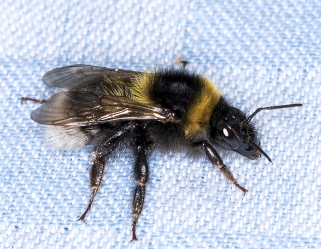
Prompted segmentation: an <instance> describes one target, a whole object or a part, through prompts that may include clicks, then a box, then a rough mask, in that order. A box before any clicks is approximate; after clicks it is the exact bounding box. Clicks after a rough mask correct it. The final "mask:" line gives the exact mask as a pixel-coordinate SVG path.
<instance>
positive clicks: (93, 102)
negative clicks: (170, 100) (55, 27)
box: [30, 91, 174, 126]
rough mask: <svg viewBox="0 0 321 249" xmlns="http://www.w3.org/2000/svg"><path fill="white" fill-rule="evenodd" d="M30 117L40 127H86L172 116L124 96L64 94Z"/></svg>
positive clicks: (156, 119)
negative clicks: (40, 125) (41, 125)
mask: <svg viewBox="0 0 321 249" xmlns="http://www.w3.org/2000/svg"><path fill="white" fill-rule="evenodd" d="M30 116H31V119H32V120H34V121H35V122H38V123H41V124H47V125H61V126H69V125H71V126H88V125H94V124H103V123H107V122H111V121H130V120H155V121H161V122H170V121H172V120H173V118H174V113H172V112H171V111H170V110H168V109H164V108H158V107H154V106H150V105H143V104H139V103H137V102H134V101H132V100H130V99H128V98H126V97H123V96H109V95H108V96H106V95H104V96H99V95H98V94H96V93H94V92H87V91H86V92H83V91H67V92H59V93H56V94H55V95H53V96H52V97H51V98H49V99H48V101H47V102H46V103H45V104H43V105H42V106H41V107H39V108H38V109H36V110H34V111H33V112H32V113H31V115H30Z"/></svg>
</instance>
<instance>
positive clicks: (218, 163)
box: [203, 141, 247, 194]
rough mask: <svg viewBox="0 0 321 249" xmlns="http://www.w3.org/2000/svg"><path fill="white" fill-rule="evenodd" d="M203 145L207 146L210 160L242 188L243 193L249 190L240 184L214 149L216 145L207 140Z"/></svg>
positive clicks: (206, 150) (206, 151)
mask: <svg viewBox="0 0 321 249" xmlns="http://www.w3.org/2000/svg"><path fill="white" fill-rule="evenodd" d="M203 146H204V148H205V153H206V155H207V157H208V158H209V159H210V161H211V162H212V163H213V164H215V165H216V167H217V168H219V169H220V171H221V172H222V173H223V175H224V176H225V177H226V178H227V179H228V180H229V181H231V182H232V183H233V184H234V185H235V186H236V187H238V188H239V189H241V190H242V191H243V193H244V194H245V193H246V192H247V189H245V188H243V187H242V186H240V184H238V182H237V181H236V180H235V178H234V176H233V174H232V172H231V171H230V170H229V168H228V167H226V165H225V164H224V163H223V160H222V159H221V157H220V155H219V154H218V153H217V151H216V150H215V149H214V147H213V146H212V145H211V144H210V143H209V142H207V141H205V142H203Z"/></svg>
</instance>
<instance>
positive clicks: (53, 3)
mask: <svg viewBox="0 0 321 249" xmlns="http://www.w3.org/2000/svg"><path fill="white" fill-rule="evenodd" d="M0 9H1V14H0V22H1V25H0V34H1V35H0V85H1V91H0V117H1V118H0V123H1V125H0V127H1V131H0V134H1V141H0V162H1V174H0V189H1V191H0V248H77V249H78V248H126V247H129V248H321V212H320V207H321V201H320V188H321V167H320V164H321V163H320V154H319V153H320V152H321V141H320V131H321V130H320V124H321V115H320V114H321V113H320V106H321V98H320V97H321V87H320V86H321V84H320V82H321V36H320V30H321V1H295V0H292V1H291V0H283V1H243V0H241V1H238V0H228V1H210V0H207V1H206V0H190V1H187V0H186V1H176V0H169V1H161V0H152V1H147V0H142V1H138V0H133V1H125V0H120V1H116V0H115V1H102V0H101V1H75V0H72V1H62V0H48V1H40V0H30V1H20V0H18V1H13V0H4V1H1V2H0ZM178 55H182V56H183V58H184V59H186V60H188V61H189V62H190V64H189V65H188V68H189V69H190V70H195V71H196V72H199V73H202V74H204V75H206V76H207V77H209V78H210V79H212V80H213V81H214V82H215V83H216V85H217V87H218V88H219V89H220V91H221V92H222V94H223V95H224V96H225V97H226V98H228V99H229V100H230V101H231V102H232V103H233V104H234V105H235V106H237V107H239V108H240V109H242V110H243V111H245V112H246V113H251V112H253V111H254V110H255V109H256V108H258V107H263V106H270V105H279V104H290V103H302V104H303V107H301V108H293V109H287V110H275V111H266V112H262V113H260V114H258V115H257V117H255V123H256V125H257V128H258V130H259V134H260V138H261V145H262V147H263V149H264V150H265V151H266V152H267V154H268V155H269V156H270V157H271V158H272V161H273V162H272V163H269V162H268V161H267V160H266V159H265V158H261V159H260V160H256V161H251V160H248V159H246V158H244V157H242V156H240V155H238V154H235V153H226V152H222V151H221V150H220V153H221V155H222V158H223V160H224V162H225V164H226V165H228V166H229V167H230V169H231V170H232V172H233V174H234V176H235V177H236V179H237V180H238V181H239V183H240V184H241V185H242V186H244V187H246V188H247V189H248V190H249V192H248V193H247V194H246V195H245V196H244V195H243V193H242V192H241V191H240V190H239V189H237V188H235V187H234V186H233V185H232V184H231V183H229V182H227V181H226V179H225V178H224V176H223V175H222V174H221V173H220V172H219V171H218V170H217V169H216V168H215V167H213V166H212V165H211V163H210V162H209V161H208V160H207V159H206V158H195V159H190V158H186V156H185V154H184V153H178V154H175V153H169V154H161V153H154V154H153V156H152V157H151V158H150V163H149V164H150V175H151V179H150V182H149V184H148V188H147V196H146V201H145V207H144V210H143V213H142V215H141V217H140V220H139V223H138V226H137V235H138V239H139V241H137V242H130V239H131V220H132V215H131V213H130V205H131V196H130V194H131V190H132V188H133V186H134V184H135V182H134V181H133V179H132V178H131V169H132V157H131V155H130V154H129V153H128V154H127V153H124V154H123V155H121V156H119V157H117V158H115V159H114V160H113V161H112V162H111V163H110V164H109V165H108V167H107V170H106V172H105V177H104V178H105V179H104V183H103V186H102V188H101V190H100V192H99V195H98V197H97V199H96V201H95V203H94V206H93V209H92V211H91V212H90V213H89V214H88V216H87V219H86V221H87V224H85V223H83V222H80V221H77V220H78V218H79V217H80V215H81V214H82V212H83V211H84V210H85V208H86V206H87V203H88V200H89V198H90V191H89V180H88V179H89V178H88V175H89V168H90V163H91V160H92V155H91V151H90V148H83V149H79V150H77V151H75V152H70V151H56V150H53V149H52V148H51V147H50V146H49V145H48V144H47V143H46V141H45V139H44V137H43V135H42V133H41V125H39V124H37V123H34V122H33V121H32V120H31V119H30V118H29V115H30V113H31V111H32V110H33V109H35V108H36V107H38V106H39V105H38V104H35V103H30V102H27V103H23V104H22V105H21V104H20V98H21V97H33V98H42V99H46V98H48V97H49V96H51V95H52V94H54V93H55V92H56V91H57V89H49V88H48V87H46V86H45V85H44V84H43V83H42V81H41V77H42V75H43V74H44V73H46V72H47V71H49V70H50V69H53V68H57V67H61V66H67V65H71V64H76V63H81V64H92V65H98V66H106V67H115V68H122V69H131V70H146V71H148V70H153V69H154V68H155V67H158V66H170V65H171V63H172V61H173V60H174V58H175V57H176V56H178Z"/></svg>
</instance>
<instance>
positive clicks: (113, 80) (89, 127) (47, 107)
mask: <svg viewBox="0 0 321 249" xmlns="http://www.w3.org/2000/svg"><path fill="white" fill-rule="evenodd" d="M43 82H44V83H45V84H46V85H47V86H49V87H58V88H64V89H65V91H61V92H58V93H56V94H54V95H53V96H52V97H50V98H49V99H48V100H47V101H45V103H44V104H43V105H42V106H40V107H39V108H38V109H36V110H34V111H33V112H32V113H31V119H32V120H34V121H35V122H38V123H40V124H45V125H51V126H53V127H55V128H56V129H57V131H58V132H57V133H59V135H60V138H62V140H63V142H62V144H63V145H64V146H66V147H69V146H71V145H73V144H75V145H77V146H85V145H93V154H94V159H93V161H92V165H91V170H90V188H91V189H93V190H92V193H91V198H90V200H89V204H88V207H87V209H86V210H85V212H84V213H83V214H82V215H81V217H80V218H79V220H83V221H84V220H85V217H86V215H87V213H88V211H89V210H90V209H91V207H92V205H93V202H94V199H95V197H96V196H97V194H98V191H99V188H100V187H101V185H102V180H103V175H104V171H105V167H106V163H107V161H108V160H109V159H110V158H111V157H112V156H113V155H114V154H115V153H117V152H120V151H121V150H120V149H121V148H123V147H127V148H128V147H129V148H130V149H131V151H132V153H133V155H134V165H133V176H134V178H135V180H136V182H137V184H136V186H135V188H134V191H133V194H132V197H133V198H132V209H131V212H132V215H133V221H132V240H137V237H136V224H137V222H138V219H139V216H140V214H141V213H142V210H143V206H144V199H145V195H146V185H147V184H148V180H149V166H148V159H149V157H150V155H151V153H152V152H153V151H155V150H158V151H162V152H165V153H166V152H169V151H186V152H188V153H192V155H193V156H206V157H207V158H208V159H209V160H210V161H211V163H212V164H213V165H215V166H216V167H217V168H218V169H219V170H220V171H221V172H222V173H223V175H224V176H225V177H226V178H227V179H228V180H229V181H231V182H232V183H233V184H234V185H235V186H236V187H238V188H239V189H241V190H242V191H243V193H246V192H247V190H246V189H245V188H244V187H242V186H240V185H239V183H238V182H237V181H236V179H235V178H234V176H233V174H232V173H231V171H230V170H229V168H228V167H227V166H226V165H225V164H224V162H223V160H222V158H221V157H220V155H219V153H218V152H217V150H216V148H218V147H220V148H224V149H227V150H232V151H235V152H237V153H239V154H241V155H242V156H244V157H247V158H249V159H252V160H255V159H258V158H260V157H261V155H263V156H265V157H266V158H267V159H268V160H269V161H271V159H270V158H269V156H268V155H267V154H266V153H265V152H264V151H263V150H262V148H261V147H260V141H259V139H258V136H257V132H256V129H255V127H254V126H253V124H252V123H251V120H252V118H253V117H254V116H255V115H256V114H257V113H258V112H260V111H262V110H272V109H281V108H289V107H297V106H302V104H291V105H282V106H272V107H265V108H258V109H257V110H256V111H255V112H254V113H253V114H252V115H249V116H247V115H246V114H245V113H244V112H242V111H241V110H239V109H237V108H235V107H234V106H232V105H231V104H230V103H229V102H228V101H227V100H226V99H225V98H224V97H223V96H222V95H221V94H220V92H219V91H218V90H217V88H216V87H215V85H214V84H213V83H212V82H211V81H210V80H209V79H207V78H206V77H204V76H202V75H199V74H196V73H193V72H190V71H188V70H186V69H185V68H173V67H172V68H167V69H160V70H155V71H154V72H151V73H148V72H135V71H129V70H121V69H111V68H105V67H97V66H89V65H72V66H67V67H62V68H58V69H54V70H51V71H49V72H48V73H46V74H45V75H44V76H43ZM27 100H28V98H27Z"/></svg>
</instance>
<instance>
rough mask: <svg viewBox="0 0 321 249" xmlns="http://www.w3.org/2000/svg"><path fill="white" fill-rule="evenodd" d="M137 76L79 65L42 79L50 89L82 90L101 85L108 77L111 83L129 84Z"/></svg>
mask: <svg viewBox="0 0 321 249" xmlns="http://www.w3.org/2000/svg"><path fill="white" fill-rule="evenodd" d="M137 74H139V72H135V71H130V70H122V69H114V68H106V67H97V66H90V65H82V64H78V65H72V66H67V67H61V68H56V69H53V70H51V71H49V72H48V73H46V74H45V75H44V76H43V77H42V81H43V82H44V83H45V84H46V85H47V86H49V87H59V88H66V89H68V90H75V89H77V90H80V89H82V88H84V87H87V86H88V85H91V84H94V83H100V82H102V81H103V80H104V79H105V78H106V77H107V78H108V79H109V80H110V81H123V82H126V81H128V82H129V81H131V80H133V79H134V78H135V76H136V75H137Z"/></svg>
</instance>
